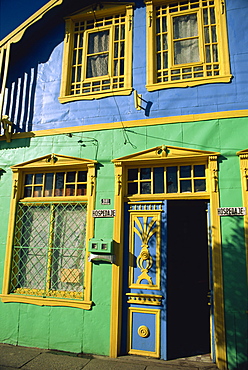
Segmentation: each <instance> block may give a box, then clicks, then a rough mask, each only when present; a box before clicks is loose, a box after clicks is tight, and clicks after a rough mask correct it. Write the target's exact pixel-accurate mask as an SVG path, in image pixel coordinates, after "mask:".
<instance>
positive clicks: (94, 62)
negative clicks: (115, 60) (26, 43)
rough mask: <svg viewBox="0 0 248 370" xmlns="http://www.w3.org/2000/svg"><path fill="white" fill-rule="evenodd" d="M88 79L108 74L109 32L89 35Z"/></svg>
mask: <svg viewBox="0 0 248 370" xmlns="http://www.w3.org/2000/svg"><path fill="white" fill-rule="evenodd" d="M87 55H88V56H87V72H86V77H87V78H91V77H98V76H105V75H107V74H108V58H109V30H106V31H100V32H94V33H90V34H89V39H88V53H87Z"/></svg>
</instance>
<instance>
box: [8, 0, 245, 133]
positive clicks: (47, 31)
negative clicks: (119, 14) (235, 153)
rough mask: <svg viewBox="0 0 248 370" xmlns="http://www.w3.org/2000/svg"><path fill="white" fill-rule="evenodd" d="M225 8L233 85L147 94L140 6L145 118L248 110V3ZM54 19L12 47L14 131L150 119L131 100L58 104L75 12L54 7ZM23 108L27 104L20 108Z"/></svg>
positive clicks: (137, 78) (137, 31)
mask: <svg viewBox="0 0 248 370" xmlns="http://www.w3.org/2000/svg"><path fill="white" fill-rule="evenodd" d="M40 1H41V0H40ZM74 5H75V4H74ZM226 8H227V23H228V34H229V50H230V64H231V73H232V75H233V79H232V81H231V82H230V83H222V84H219V83H217V84H206V85H201V86H196V87H188V88H171V89H164V90H159V91H154V92H147V90H146V88H145V84H146V39H145V37H141V36H140V35H145V33H146V19H145V14H146V9H145V6H144V4H143V2H142V1H137V2H136V8H135V12H134V30H133V41H134V42H133V88H134V89H136V90H137V91H138V93H139V94H142V97H143V98H144V99H145V100H147V101H150V102H152V107H151V110H150V115H149V117H147V118H157V117H169V116H178V115H187V114H199V113H207V112H218V111H229V110H240V109H247V107H248V69H247V60H248V33H247V32H244V30H245V29H246V28H247V26H248V3H247V1H246V0H226ZM56 9H57V10H56ZM75 9H76V8H75V6H74V10H75ZM78 9H80V8H78ZM50 13H51V14H50ZM50 13H49V15H47V16H45V17H43V19H42V20H41V21H39V22H37V24H35V25H34V26H32V27H31V28H30V29H29V30H28V31H27V32H26V33H25V35H24V37H23V39H22V41H21V42H19V43H18V44H14V45H13V49H12V51H13V53H12V57H11V58H12V60H11V65H10V77H9V80H8V96H9V97H10V96H12V99H9V102H10V103H9V104H8V106H7V107H6V110H5V113H6V114H8V115H9V116H10V118H11V120H12V121H13V122H14V124H15V125H16V126H15V129H16V131H30V130H41V129H51V128H60V127H70V126H81V125H90V124H92V125H93V124H97V123H111V122H115V121H123V122H124V121H129V120H139V119H144V118H146V117H145V115H144V111H143V110H141V111H137V110H136V109H135V107H134V99H133V94H131V95H130V96H115V97H108V98H102V99H99V100H94V101H86V100H82V101H76V102H70V103H66V104H61V103H59V101H58V97H59V92H60V81H61V70H62V55H63V37H64V20H63V17H64V16H66V15H68V14H71V13H72V9H71V8H70V7H68V6H67V2H66V1H65V4H64V5H63V6H58V7H55V8H54V10H53V11H52V12H50ZM240 25H242V27H240ZM34 34H35V35H36V37H35V38H34ZM13 54H15V57H13ZM20 102H25V104H22V105H21V104H20Z"/></svg>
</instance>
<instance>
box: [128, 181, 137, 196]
mask: <svg viewBox="0 0 248 370" xmlns="http://www.w3.org/2000/svg"><path fill="white" fill-rule="evenodd" d="M128 194H129V195H132V194H138V183H137V182H130V183H129V184H128Z"/></svg>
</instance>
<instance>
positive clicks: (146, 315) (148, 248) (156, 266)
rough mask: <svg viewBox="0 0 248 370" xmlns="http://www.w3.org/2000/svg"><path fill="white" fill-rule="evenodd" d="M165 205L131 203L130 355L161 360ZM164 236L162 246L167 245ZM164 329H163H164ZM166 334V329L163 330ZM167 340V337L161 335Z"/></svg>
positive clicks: (162, 203)
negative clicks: (162, 247)
mask: <svg viewBox="0 0 248 370" xmlns="http://www.w3.org/2000/svg"><path fill="white" fill-rule="evenodd" d="M164 203H165V202H162V201H160V202H155V201H154V202H132V203H131V202H130V203H129V210H128V211H129V242H128V245H129V261H128V265H129V267H128V293H126V302H127V304H128V306H129V307H128V318H127V322H128V353H130V354H139V355H145V356H152V357H160V355H161V351H160V347H161V346H160V344H161V328H162V326H163V325H162V323H161V317H163V320H165V316H166V315H165V313H164V312H163V314H161V309H162V310H164V309H165V307H164V305H165V302H164V301H165V281H164V279H163V287H162V289H161V266H163V271H164V273H165V263H164V257H163V255H161V236H162V232H161V230H162V226H163V227H164V215H165V212H164ZM165 239H166V238H165V237H164V232H163V243H164V242H165ZM161 325H162V326H161ZM163 331H164V332H165V329H164V328H163ZM162 337H164V335H162Z"/></svg>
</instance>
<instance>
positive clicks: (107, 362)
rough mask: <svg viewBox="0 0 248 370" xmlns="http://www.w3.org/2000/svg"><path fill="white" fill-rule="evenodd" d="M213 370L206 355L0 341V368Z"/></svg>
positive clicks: (6, 369)
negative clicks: (163, 356) (95, 351)
mask: <svg viewBox="0 0 248 370" xmlns="http://www.w3.org/2000/svg"><path fill="white" fill-rule="evenodd" d="M11 369H12V370H13V369H22V370H81V369H83V370H162V369H164V370H179V369H180V370H217V367H216V365H215V364H213V363H212V362H211V360H210V358H209V356H208V355H203V356H197V357H188V358H182V359H177V360H172V361H162V360H156V359H151V358H147V357H140V356H121V357H118V358H117V359H111V358H109V357H105V356H95V355H84V354H75V353H68V352H59V351H51V350H43V349H38V348H28V347H19V346H12V345H9V344H0V370H11Z"/></svg>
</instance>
